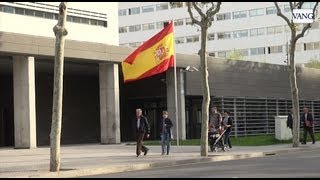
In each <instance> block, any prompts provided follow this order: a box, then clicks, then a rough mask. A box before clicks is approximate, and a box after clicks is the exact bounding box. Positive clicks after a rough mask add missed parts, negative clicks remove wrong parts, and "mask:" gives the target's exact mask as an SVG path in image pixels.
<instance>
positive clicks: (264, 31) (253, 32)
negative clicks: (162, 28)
mask: <svg viewBox="0 0 320 180" xmlns="http://www.w3.org/2000/svg"><path fill="white" fill-rule="evenodd" d="M160 24H162V23H160ZM156 25H157V26H158V25H159V23H156ZM314 26H316V27H318V26H319V23H317V24H314ZM314 26H313V28H315V27H314ZM122 28H123V27H122ZM122 28H120V29H119V30H120V33H121V32H123V31H124V29H122ZM128 28H129V29H128V30H129V31H130V32H135V31H140V30H141V29H142V30H146V29H154V28H155V24H154V23H149V24H143V25H142V26H141V25H134V26H129V27H128ZM297 29H298V30H300V31H301V29H302V24H300V25H299V26H298V28H297ZM289 31H290V29H289V27H288V26H287V25H285V26H270V27H262V28H253V29H246V30H239V31H233V32H217V33H208V40H209V41H212V40H215V39H216V40H223V39H237V38H243V37H255V36H262V35H274V34H279V33H283V32H286V33H288V32H289ZM199 36H200V35H194V36H192V37H196V38H195V39H196V40H194V41H191V40H189V36H188V37H176V44H183V43H190V42H198V41H199ZM190 37H191V36H190ZM215 37H217V38H215Z"/></svg>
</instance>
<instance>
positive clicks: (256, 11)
mask: <svg viewBox="0 0 320 180" xmlns="http://www.w3.org/2000/svg"><path fill="white" fill-rule="evenodd" d="M249 15H250V17H254V16H262V15H264V9H262V8H261V9H252V10H250V11H249Z"/></svg>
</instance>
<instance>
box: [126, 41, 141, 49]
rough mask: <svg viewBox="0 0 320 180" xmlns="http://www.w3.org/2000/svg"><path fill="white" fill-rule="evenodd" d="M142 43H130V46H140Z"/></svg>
mask: <svg viewBox="0 0 320 180" xmlns="http://www.w3.org/2000/svg"><path fill="white" fill-rule="evenodd" d="M140 45H141V42H133V43H129V46H130V47H133V48H135V47H138V46H140Z"/></svg>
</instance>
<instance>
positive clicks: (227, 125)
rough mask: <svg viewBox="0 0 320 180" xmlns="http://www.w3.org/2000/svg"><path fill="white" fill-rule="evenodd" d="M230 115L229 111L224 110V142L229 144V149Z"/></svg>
mask: <svg viewBox="0 0 320 180" xmlns="http://www.w3.org/2000/svg"><path fill="white" fill-rule="evenodd" d="M232 121H233V119H232V117H230V111H228V110H226V111H224V118H223V125H224V127H225V129H226V131H225V133H224V144H225V145H227V143H228V146H229V149H231V148H232V146H231V142H230V133H231V128H232Z"/></svg>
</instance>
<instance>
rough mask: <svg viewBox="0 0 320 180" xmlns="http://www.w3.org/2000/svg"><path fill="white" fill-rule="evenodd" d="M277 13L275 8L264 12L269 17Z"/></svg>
mask: <svg viewBox="0 0 320 180" xmlns="http://www.w3.org/2000/svg"><path fill="white" fill-rule="evenodd" d="M276 13H277V9H276V7H269V8H267V10H266V14H267V15H269V14H276Z"/></svg>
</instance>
